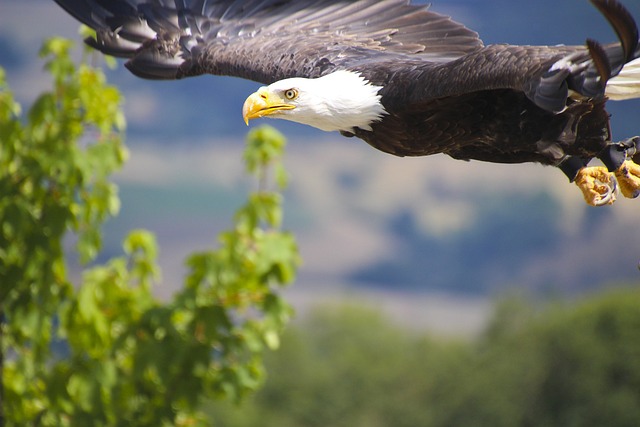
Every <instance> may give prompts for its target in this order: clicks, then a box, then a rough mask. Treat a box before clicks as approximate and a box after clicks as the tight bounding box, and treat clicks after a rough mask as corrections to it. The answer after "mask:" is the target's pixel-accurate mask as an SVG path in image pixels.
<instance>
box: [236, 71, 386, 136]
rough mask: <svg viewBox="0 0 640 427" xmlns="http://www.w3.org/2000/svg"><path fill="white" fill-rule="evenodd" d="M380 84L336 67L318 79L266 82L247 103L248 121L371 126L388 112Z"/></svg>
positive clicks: (244, 110) (337, 128) (328, 126)
mask: <svg viewBox="0 0 640 427" xmlns="http://www.w3.org/2000/svg"><path fill="white" fill-rule="evenodd" d="M380 89H382V87H381V86H375V85H373V84H371V83H370V82H369V81H367V80H366V79H365V78H363V77H362V76H361V75H360V74H358V73H356V72H352V71H344V70H343V71H336V72H333V73H331V74H327V75H326V76H323V77H320V78H317V79H306V78H291V79H284V80H279V81H277V82H275V83H273V84H271V85H269V86H263V87H261V88H260V89H258V90H257V91H256V92H255V93H253V94H251V95H250V96H249V97H248V98H247V100H246V101H245V103H244V106H243V108H242V116H243V118H244V121H245V123H247V124H249V120H251V119H256V118H258V117H271V118H276V119H285V120H290V121H293V122H297V123H302V124H305V125H309V126H313V127H315V128H318V129H321V130H324V131H346V132H350V131H352V130H353V129H354V128H361V129H365V130H371V124H372V123H374V122H376V121H378V120H380V119H382V117H383V116H384V115H385V114H386V111H385V109H384V107H383V106H382V104H381V102H380V98H381V96H380V95H379V92H380Z"/></svg>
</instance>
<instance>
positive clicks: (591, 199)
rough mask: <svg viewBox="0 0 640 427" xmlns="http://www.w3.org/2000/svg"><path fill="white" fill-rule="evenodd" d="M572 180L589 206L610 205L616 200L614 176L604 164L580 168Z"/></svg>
mask: <svg viewBox="0 0 640 427" xmlns="http://www.w3.org/2000/svg"><path fill="white" fill-rule="evenodd" d="M574 182H575V183H576V185H577V186H578V188H579V189H580V190H581V191H582V195H583V196H584V200H585V201H586V202H587V204H589V205H591V206H605V205H611V204H613V202H615V201H616V193H617V183H616V178H615V177H614V176H613V174H612V173H611V172H609V171H608V170H607V168H605V167H604V166H592V167H583V168H581V169H580V170H579V171H578V173H577V175H576V178H575V180H574Z"/></svg>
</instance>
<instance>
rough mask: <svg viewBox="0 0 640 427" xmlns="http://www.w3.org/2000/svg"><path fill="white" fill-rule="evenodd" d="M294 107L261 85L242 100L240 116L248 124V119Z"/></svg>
mask: <svg viewBox="0 0 640 427" xmlns="http://www.w3.org/2000/svg"><path fill="white" fill-rule="evenodd" d="M294 108H296V106H295V105H292V104H287V103H286V101H285V100H284V99H282V98H281V97H280V96H278V95H277V94H275V93H273V92H270V91H269V90H268V89H267V88H266V87H261V88H260V89H258V91H257V92H254V93H252V94H251V95H249V97H248V98H247V100H246V101H244V105H243V106H242V118H243V119H244V122H245V123H246V125H247V126H248V125H249V120H252V119H257V118H260V117H264V116H269V115H271V114H274V113H277V112H279V111H283V110H293V109H294Z"/></svg>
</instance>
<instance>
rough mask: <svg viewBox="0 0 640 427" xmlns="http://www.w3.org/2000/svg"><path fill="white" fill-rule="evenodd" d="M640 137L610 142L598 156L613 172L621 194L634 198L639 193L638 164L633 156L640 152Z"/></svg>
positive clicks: (639, 172)
mask: <svg viewBox="0 0 640 427" xmlns="http://www.w3.org/2000/svg"><path fill="white" fill-rule="evenodd" d="M638 145H640V137H637V136H636V137H633V138H629V139H626V140H624V141H621V142H617V143H613V144H610V145H609V146H608V147H607V148H606V149H605V150H604V152H603V153H602V155H601V156H600V159H601V160H602V162H603V163H604V164H605V165H606V166H607V168H608V170H609V171H612V172H613V173H614V174H615V177H616V178H617V180H618V184H619V186H620V192H621V193H622V195H623V196H625V197H628V198H630V199H634V198H636V197H638V196H639V195H640V165H638V164H637V163H636V162H635V161H634V160H633V157H634V156H636V155H638V154H640V147H638Z"/></svg>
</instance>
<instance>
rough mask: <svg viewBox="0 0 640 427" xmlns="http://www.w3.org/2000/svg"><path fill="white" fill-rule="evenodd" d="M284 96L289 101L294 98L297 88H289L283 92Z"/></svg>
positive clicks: (296, 94)
mask: <svg viewBox="0 0 640 427" xmlns="http://www.w3.org/2000/svg"><path fill="white" fill-rule="evenodd" d="M284 97H285V98H287V99H288V100H289V101H291V100H293V99H296V98H297V97H298V90H297V89H289V90H287V91H285V92H284Z"/></svg>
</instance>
